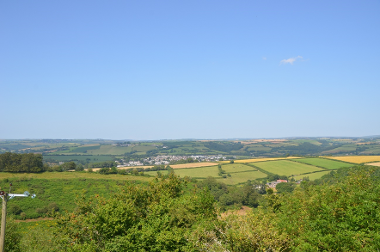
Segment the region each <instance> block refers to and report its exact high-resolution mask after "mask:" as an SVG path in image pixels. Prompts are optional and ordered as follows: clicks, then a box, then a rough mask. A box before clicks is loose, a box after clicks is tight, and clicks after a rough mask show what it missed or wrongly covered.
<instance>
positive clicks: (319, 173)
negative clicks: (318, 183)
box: [294, 171, 331, 180]
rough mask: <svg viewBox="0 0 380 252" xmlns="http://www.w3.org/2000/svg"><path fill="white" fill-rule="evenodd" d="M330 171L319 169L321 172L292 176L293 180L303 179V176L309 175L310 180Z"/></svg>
mask: <svg viewBox="0 0 380 252" xmlns="http://www.w3.org/2000/svg"><path fill="white" fill-rule="evenodd" d="M330 172H331V171H321V172H315V173H310V174H305V175H298V176H294V179H295V180H300V179H303V178H304V177H309V179H310V180H316V179H319V178H321V177H322V176H323V175H325V174H328V173H330Z"/></svg>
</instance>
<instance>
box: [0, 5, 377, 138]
mask: <svg viewBox="0 0 380 252" xmlns="http://www.w3.org/2000/svg"><path fill="white" fill-rule="evenodd" d="M0 6H1V10H2V15H0V24H1V25H0V33H1V34H2V39H1V40H0V55H1V59H2V60H1V61H0V139H23V138H28V139H96V138H102V139H135V140H158V139H230V138H284V137H297V136H299V137H302V136H304V137H322V136H330V137H334V136H335V137H339V136H347V137H362V136H373V135H379V134H380V132H379V129H380V127H379V126H380V117H379V114H380V113H379V108H380V99H379V94H380V71H379V69H380V61H379V58H380V47H379V46H378V45H379V44H380V33H379V32H378V27H380V15H379V10H380V2H379V1H374V0H372V1H366V2H357V1H334V2H331V1H318V2H304V1H287V2H283V1H272V2H270V3H269V2H252V1H240V2H232V1H208V2H203V1H191V2H176V1H160V2H155V1H145V2H131V1H129V2H125V1H119V0H117V1H113V2H112V3H111V2H101V1H88V0H84V1H72V0H69V1H54V2H51V1H30V2H22V1H19V2H17V1H16V2H15V1H3V2H2V3H1V4H0Z"/></svg>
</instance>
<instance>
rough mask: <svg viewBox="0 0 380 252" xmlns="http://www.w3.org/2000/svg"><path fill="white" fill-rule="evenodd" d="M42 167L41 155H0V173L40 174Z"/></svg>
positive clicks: (8, 153) (7, 153) (9, 153)
mask: <svg viewBox="0 0 380 252" xmlns="http://www.w3.org/2000/svg"><path fill="white" fill-rule="evenodd" d="M42 171H44V165H43V162H42V155H41V154H33V153H28V154H17V153H11V152H6V153H4V154H0V172H42Z"/></svg>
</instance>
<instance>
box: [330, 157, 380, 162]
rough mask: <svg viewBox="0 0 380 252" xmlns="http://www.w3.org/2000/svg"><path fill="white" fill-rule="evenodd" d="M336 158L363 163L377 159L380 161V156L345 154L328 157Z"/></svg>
mask: <svg viewBox="0 0 380 252" xmlns="http://www.w3.org/2000/svg"><path fill="white" fill-rule="evenodd" d="M323 157H324V158H331V159H335V160H340V161H344V162H349V163H355V164H361V163H370V162H375V161H380V156H343V157H326V156H323Z"/></svg>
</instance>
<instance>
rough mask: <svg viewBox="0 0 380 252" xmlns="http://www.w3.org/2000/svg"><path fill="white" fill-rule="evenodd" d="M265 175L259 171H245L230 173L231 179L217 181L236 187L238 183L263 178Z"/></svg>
mask: <svg viewBox="0 0 380 252" xmlns="http://www.w3.org/2000/svg"><path fill="white" fill-rule="evenodd" d="M266 176H267V175H266V174H265V173H263V172H261V171H245V172H237V173H231V177H227V178H220V177H219V178H220V179H219V178H218V181H220V182H223V183H225V184H227V185H236V184H239V183H245V182H247V180H255V179H258V178H265V177H266Z"/></svg>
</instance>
